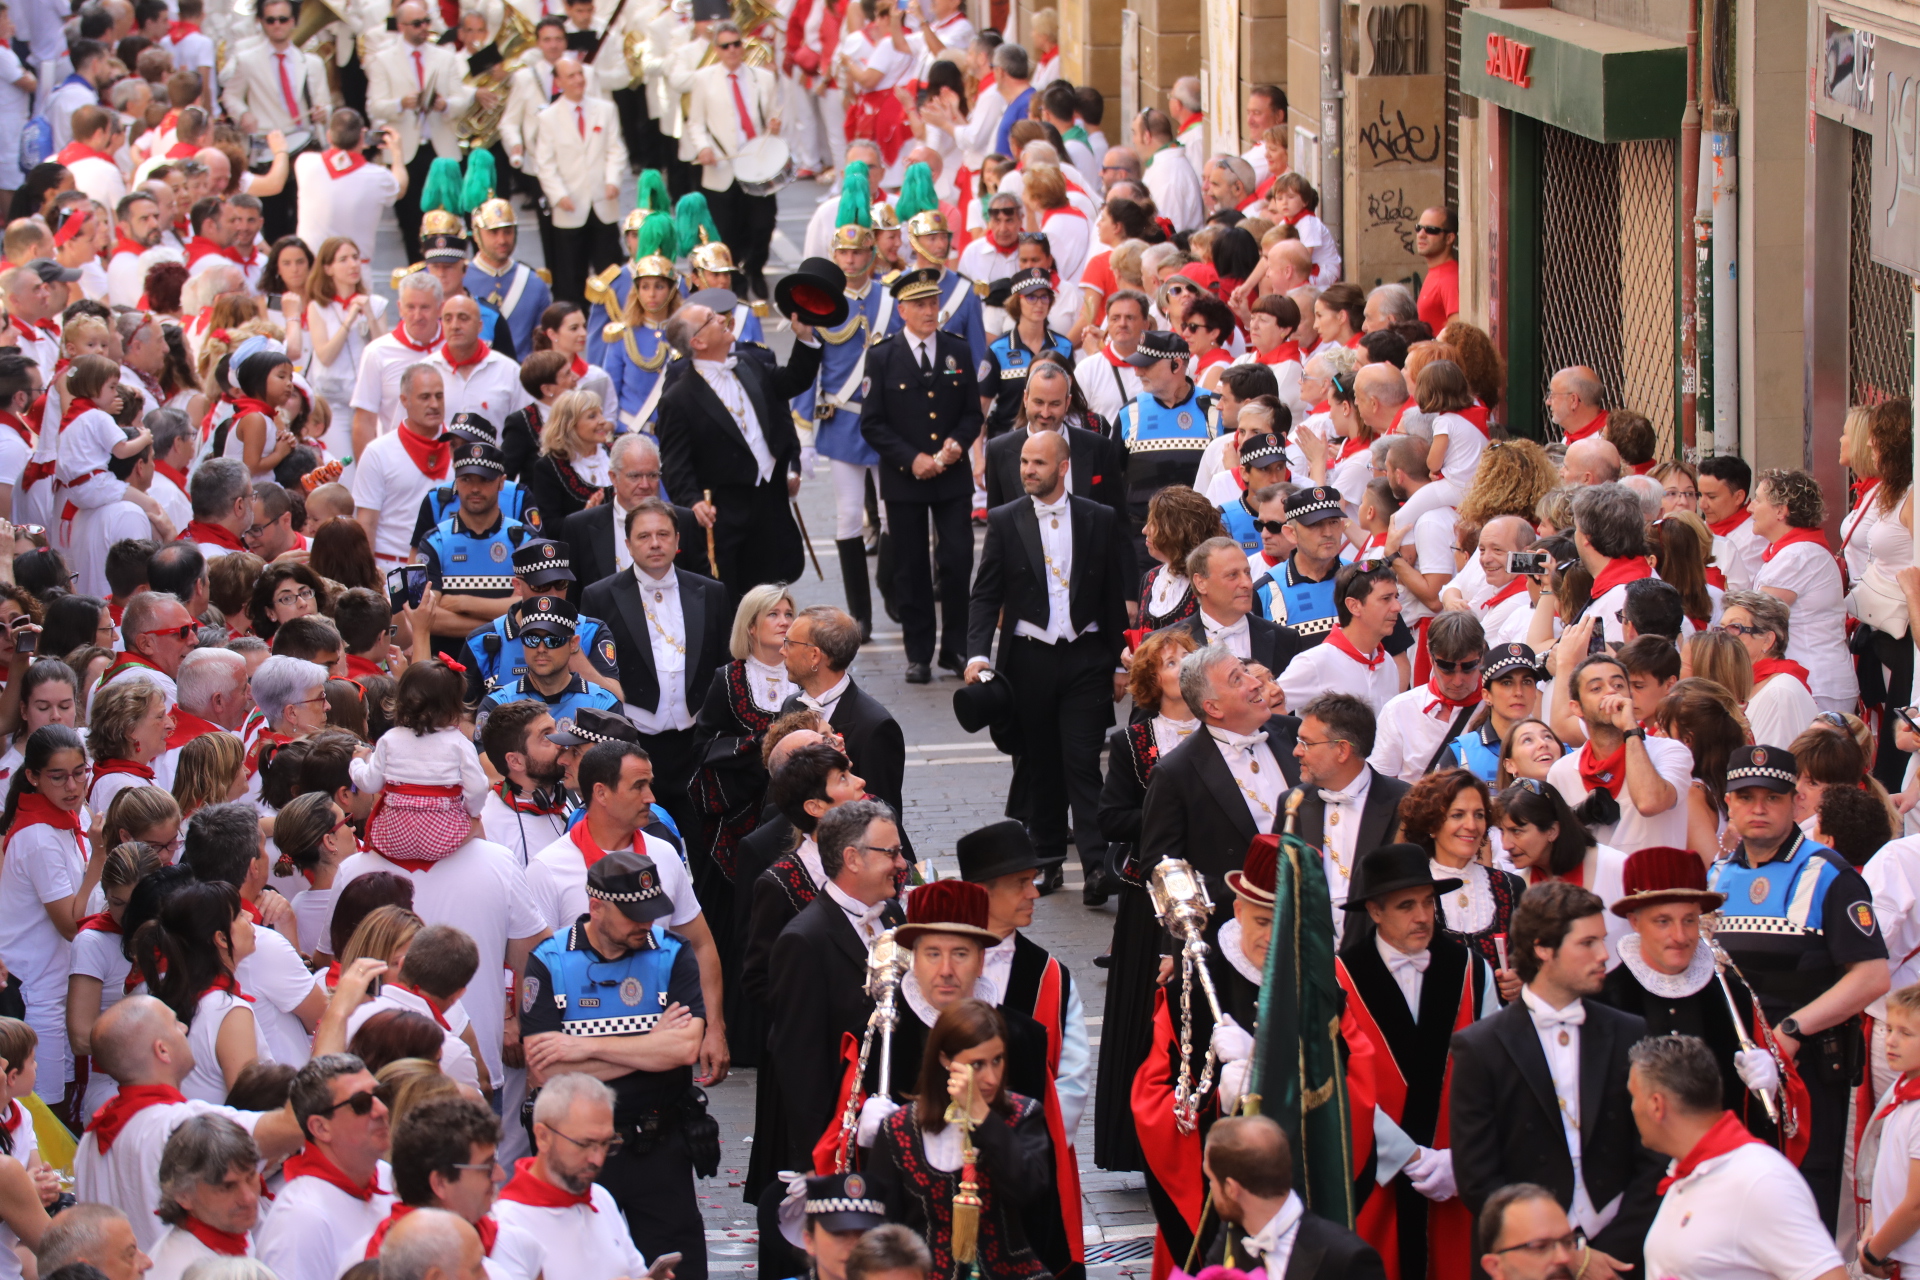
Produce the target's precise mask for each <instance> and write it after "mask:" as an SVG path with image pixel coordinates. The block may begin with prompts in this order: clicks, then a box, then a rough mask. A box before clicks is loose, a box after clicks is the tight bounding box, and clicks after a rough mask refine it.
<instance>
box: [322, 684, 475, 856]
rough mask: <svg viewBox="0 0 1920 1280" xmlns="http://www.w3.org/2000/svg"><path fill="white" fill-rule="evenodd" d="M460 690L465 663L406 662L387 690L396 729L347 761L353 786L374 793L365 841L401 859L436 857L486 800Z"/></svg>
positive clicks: (468, 830)
mask: <svg viewBox="0 0 1920 1280" xmlns="http://www.w3.org/2000/svg"><path fill="white" fill-rule="evenodd" d="M466 691H467V681H466V668H465V667H462V666H460V665H459V664H458V663H456V662H454V661H453V660H452V659H450V658H448V657H447V656H446V655H445V654H442V655H441V656H440V657H438V658H429V659H427V660H426V661H425V662H416V663H414V664H413V665H412V666H410V667H408V668H407V670H406V673H405V674H404V675H402V676H401V677H400V681H399V685H398V687H397V689H396V691H395V693H394V698H393V722H394V729H395V730H396V732H389V733H385V734H382V735H381V736H380V740H379V741H378V742H376V743H374V745H373V752H372V754H371V755H368V756H366V757H363V758H361V759H357V760H355V761H354V762H353V765H352V767H351V770H350V772H351V775H352V777H353V785H354V786H356V787H358V788H359V789H360V790H361V791H378V792H379V793H380V797H379V799H378V800H376V801H375V802H374V810H373V813H372V815H371V816H370V817H369V818H368V819H367V842H368V844H369V845H371V846H372V847H373V848H374V849H376V850H378V851H379V852H381V853H383V854H385V855H386V856H387V857H388V858H389V859H391V860H393V861H396V862H400V863H402V864H403V865H404V864H405V863H407V862H412V861H418V862H424V863H430V862H438V861H439V860H440V859H442V858H444V857H446V856H447V855H448V854H450V853H452V852H453V851H454V850H456V849H458V848H459V847H460V846H461V845H463V844H465V843H466V842H467V839H468V838H469V836H470V835H471V834H472V832H473V829H474V819H475V818H477V817H479V815H480V810H481V808H482V807H483V806H484V805H485V803H486V798H487V785H488V784H487V775H486V774H485V773H484V772H482V771H481V768H480V758H479V755H478V754H477V753H476V752H475V751H474V749H473V743H472V741H471V740H470V739H469V738H468V737H467V736H466V735H465V734H463V733H461V732H460V718H461V715H462V713H463V712H464V710H465V701H464V700H465V698H466ZM398 730H405V731H406V732H397V731H398Z"/></svg>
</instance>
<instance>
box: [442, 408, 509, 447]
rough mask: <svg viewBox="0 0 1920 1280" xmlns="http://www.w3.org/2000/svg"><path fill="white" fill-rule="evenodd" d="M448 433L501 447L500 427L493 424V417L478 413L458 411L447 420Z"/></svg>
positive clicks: (463, 438)
mask: <svg viewBox="0 0 1920 1280" xmlns="http://www.w3.org/2000/svg"><path fill="white" fill-rule="evenodd" d="M446 434H448V435H450V436H456V437H458V438H459V439H462V440H478V441H479V442H480V443H481V444H490V445H492V446H493V447H494V448H496V449H497V448H499V447H500V428H498V427H496V426H494V425H493V422H492V420H491V419H488V418H483V417H481V416H480V415H479V414H477V413H456V414H454V415H453V417H452V418H451V419H450V420H449V421H448V422H447V430H446Z"/></svg>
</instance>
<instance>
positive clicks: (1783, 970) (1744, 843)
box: [1712, 746, 1890, 1231]
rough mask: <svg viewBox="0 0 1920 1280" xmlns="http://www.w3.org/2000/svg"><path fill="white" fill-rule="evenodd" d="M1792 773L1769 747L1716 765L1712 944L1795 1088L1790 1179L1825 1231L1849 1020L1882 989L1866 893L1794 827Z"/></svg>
mask: <svg viewBox="0 0 1920 1280" xmlns="http://www.w3.org/2000/svg"><path fill="white" fill-rule="evenodd" d="M1799 772H1800V771H1799V766H1798V764H1797V763H1796V762H1795V760H1794V758H1793V753H1792V752H1790V751H1787V750H1784V749H1782V748H1780V747H1770V746H1757V747H1740V748H1738V749H1736V750H1735V751H1734V753H1733V757H1732V759H1731V760H1730V761H1729V763H1728V766H1727V791H1726V796H1727V825H1728V826H1729V827H1731V828H1732V829H1733V832H1734V834H1736V835H1738V836H1739V837H1740V844H1739V847H1737V848H1736V849H1735V850H1734V851H1733V854H1732V855H1731V856H1730V857H1729V858H1727V859H1726V860H1725V861H1722V862H1721V863H1719V864H1718V865H1717V866H1715V867H1714V869H1713V877H1712V886H1713V891H1714V892H1715V893H1721V894H1725V895H1726V898H1727V902H1726V905H1725V906H1724V907H1722V908H1721V917H1720V923H1719V925H1718V926H1717V927H1716V928H1715V930H1714V937H1715V939H1716V940H1717V941H1718V942H1719V943H1720V945H1721V946H1723V947H1724V948H1725V949H1726V951H1727V953H1728V954H1729V955H1730V956H1732V957H1733V962H1734V963H1735V964H1736V965H1738V966H1739V967H1740V972H1741V974H1742V975H1743V976H1744V977H1745V978H1746V980H1747V985H1748V986H1750V987H1751V988H1752V989H1753V992H1754V994H1755V995H1756V996H1758V997H1759V999H1760V1008H1761V1012H1763V1013H1764V1014H1765V1015H1766V1016H1767V1020H1768V1021H1769V1022H1771V1023H1772V1024H1773V1027H1774V1035H1775V1039H1776V1040H1778V1042H1779V1045H1780V1049H1781V1051H1782V1052H1783V1053H1785V1054H1786V1055H1787V1056H1788V1057H1790V1058H1792V1059H1793V1060H1794V1062H1795V1065H1796V1066H1798V1068H1799V1071H1800V1077H1801V1079H1802V1080H1804V1081H1805V1082H1806V1085H1807V1092H1808V1094H1809V1095H1810V1110H1811V1112H1812V1115H1811V1116H1810V1117H1808V1118H1807V1119H1806V1120H1803V1122H1802V1123H1803V1124H1805V1123H1808V1122H1810V1123H1811V1145H1810V1146H1809V1147H1808V1149H1807V1154H1806V1158H1805V1159H1804V1160H1803V1161H1801V1164H1800V1172H1801V1174H1802V1176H1804V1177H1805V1178H1806V1180H1807V1183H1808V1185H1809V1186H1811V1187H1812V1188H1813V1195H1814V1199H1815V1200H1816V1201H1817V1202H1818V1203H1819V1206H1820V1214H1821V1217H1822V1218H1824V1219H1825V1221H1826V1224H1827V1229H1828V1230H1829V1231H1831V1230H1833V1229H1834V1224H1835V1221H1836V1217H1837V1214H1838V1212H1839V1204H1840V1169H1841V1155H1842V1151H1843V1148H1844V1145H1845V1141H1846V1134H1847V1099H1848V1096H1849V1092H1850V1091H1851V1089H1852V1088H1853V1086H1855V1085H1857V1084H1859V1083H1860V1079H1861V1072H1862V1070H1863V1068H1864V1066H1865V1058H1866V1054H1865V1045H1864V1042H1863V1039H1862V1035H1861V1024H1860V1015H1861V1013H1862V1012H1863V1011H1864V1010H1865V1009H1866V1007H1867V1005H1868V1004H1870V1003H1871V1002H1872V1001H1874V1000H1876V999H1878V998H1879V997H1880V996H1882V995H1884V994H1885V993H1886V991H1887V988H1888V986H1889V985H1890V977H1889V972H1888V967H1887V946H1886V938H1885V936H1884V935H1883V934H1882V933H1881V932H1880V925H1879V922H1878V921H1877V920H1876V919H1875V918H1874V914H1873V892H1872V890H1870V889H1869V888H1868V887H1867V882H1866V881H1865V880H1864V879H1862V878H1861V876H1860V873H1859V872H1857V871H1855V870H1854V869H1853V868H1852V867H1851V866H1849V865H1848V863H1847V860H1846V859H1845V858H1843V857H1841V856H1840V855H1839V854H1838V853H1835V852H1834V851H1833V850H1832V849H1829V848H1827V847H1826V846H1825V845H1822V844H1816V843H1815V842H1814V841H1812V840H1810V839H1808V838H1807V836H1806V835H1805V834H1804V833H1802V832H1801V830H1800V828H1799V826H1798V825H1797V824H1796V823H1795V822H1794V820H1793V799H1794V785H1795V783H1796V781H1797V780H1798V778H1799Z"/></svg>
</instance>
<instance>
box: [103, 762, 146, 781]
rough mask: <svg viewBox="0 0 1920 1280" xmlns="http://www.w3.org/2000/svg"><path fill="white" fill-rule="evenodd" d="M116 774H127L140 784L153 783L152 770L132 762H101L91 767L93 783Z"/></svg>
mask: <svg viewBox="0 0 1920 1280" xmlns="http://www.w3.org/2000/svg"><path fill="white" fill-rule="evenodd" d="M116 773H125V774H129V775H131V776H133V777H135V778H138V779H140V780H141V781H142V782H152V781H153V770H152V768H150V767H149V766H147V765H144V764H136V763H135V762H134V761H132V760H102V761H101V762H100V763H99V764H96V765H95V766H93V780H94V781H95V782H98V781H100V779H102V778H105V777H108V776H110V775H112V774H116Z"/></svg>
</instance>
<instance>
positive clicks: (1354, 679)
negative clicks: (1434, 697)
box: [1279, 641, 1400, 715]
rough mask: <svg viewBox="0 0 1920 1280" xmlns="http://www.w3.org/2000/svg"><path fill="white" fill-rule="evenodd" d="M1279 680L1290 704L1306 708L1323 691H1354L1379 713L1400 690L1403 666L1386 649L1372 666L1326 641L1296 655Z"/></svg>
mask: <svg viewBox="0 0 1920 1280" xmlns="http://www.w3.org/2000/svg"><path fill="white" fill-rule="evenodd" d="M1279 680H1280V687H1281V689H1283V690H1285V691H1286V695H1287V705H1288V706H1289V707H1304V706H1306V705H1307V703H1309V702H1311V701H1312V700H1313V699H1314V698H1316V697H1318V696H1319V695H1320V694H1323V693H1350V694H1352V695H1353V696H1354V697H1356V698H1358V699H1360V700H1361V701H1362V702H1364V703H1366V704H1367V705H1368V706H1369V707H1370V708H1372V709H1373V713H1374V714H1375V715H1379V714H1380V711H1381V709H1382V708H1384V707H1385V706H1386V705H1387V703H1388V702H1389V701H1390V700H1392V698H1393V697H1394V695H1396V694H1397V693H1399V692H1400V669H1399V668H1398V667H1397V666H1395V665H1394V662H1393V659H1392V658H1389V657H1388V656H1387V655H1386V652H1385V651H1384V650H1381V651H1380V661H1379V663H1378V664H1377V665H1375V666H1374V667H1373V668H1371V669H1369V668H1368V667H1367V664H1366V663H1364V662H1356V661H1354V660H1353V659H1352V658H1350V657H1348V656H1347V655H1346V654H1345V653H1343V652H1342V651H1341V650H1339V649H1336V648H1335V647H1334V646H1333V645H1332V644H1331V643H1328V642H1324V641H1323V642H1322V643H1320V644H1317V645H1314V646H1313V647H1312V648H1311V649H1308V650H1306V651H1305V652H1304V653H1297V654H1295V655H1294V658H1293V661H1292V662H1289V663H1288V664H1287V669H1286V670H1285V671H1282V672H1280V673H1279Z"/></svg>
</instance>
